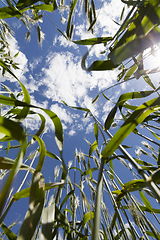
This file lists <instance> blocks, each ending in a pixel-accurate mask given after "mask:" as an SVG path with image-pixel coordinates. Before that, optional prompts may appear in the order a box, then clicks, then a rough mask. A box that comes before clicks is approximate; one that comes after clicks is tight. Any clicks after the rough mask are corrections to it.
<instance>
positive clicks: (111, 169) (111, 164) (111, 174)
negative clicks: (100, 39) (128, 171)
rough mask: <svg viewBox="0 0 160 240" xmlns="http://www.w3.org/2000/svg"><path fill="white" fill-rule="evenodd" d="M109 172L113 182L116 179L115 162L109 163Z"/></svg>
mask: <svg viewBox="0 0 160 240" xmlns="http://www.w3.org/2000/svg"><path fill="white" fill-rule="evenodd" d="M109 172H110V175H109V176H110V179H111V180H113V179H114V172H113V161H110V163H109Z"/></svg>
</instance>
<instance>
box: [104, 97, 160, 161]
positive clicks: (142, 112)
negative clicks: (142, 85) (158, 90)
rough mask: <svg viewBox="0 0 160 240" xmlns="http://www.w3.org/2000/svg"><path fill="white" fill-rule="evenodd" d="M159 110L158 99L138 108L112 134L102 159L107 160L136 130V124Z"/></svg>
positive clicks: (159, 101) (159, 99) (159, 100)
mask: <svg viewBox="0 0 160 240" xmlns="http://www.w3.org/2000/svg"><path fill="white" fill-rule="evenodd" d="M158 109H160V98H155V99H151V100H149V101H147V102H145V103H144V104H142V105H141V106H140V107H138V108H137V109H136V110H135V111H134V112H133V113H132V114H131V116H130V117H129V118H128V119H127V120H126V121H125V122H124V124H123V125H122V126H121V127H120V129H119V130H118V131H117V132H116V133H115V134H114V136H113V138H112V139H111V140H110V142H109V143H108V144H107V145H106V146H105V148H104V149H103V151H102V157H103V158H104V159H107V157H109V156H111V155H112V154H113V152H114V151H115V150H116V149H117V148H118V146H119V144H121V142H122V141H123V140H124V139H125V138H126V137H127V136H128V135H129V134H130V133H131V132H132V131H133V130H134V129H135V128H136V126H137V125H138V124H140V123H141V122H143V120H144V119H145V118H146V117H147V116H148V115H149V114H151V113H152V112H154V111H157V110H158Z"/></svg>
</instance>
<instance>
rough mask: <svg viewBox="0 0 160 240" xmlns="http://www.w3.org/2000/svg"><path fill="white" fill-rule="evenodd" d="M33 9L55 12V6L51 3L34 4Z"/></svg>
mask: <svg viewBox="0 0 160 240" xmlns="http://www.w3.org/2000/svg"><path fill="white" fill-rule="evenodd" d="M31 9H35V10H42V11H48V12H53V10H54V7H53V5H51V4H40V5H34V6H32V7H31Z"/></svg>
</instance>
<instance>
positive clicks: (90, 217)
mask: <svg viewBox="0 0 160 240" xmlns="http://www.w3.org/2000/svg"><path fill="white" fill-rule="evenodd" d="M92 218H94V213H93V212H91V213H90V212H87V213H85V214H84V216H83V219H82V221H81V223H80V225H79V227H82V229H83V227H84V226H85V224H86V223H87V222H88V221H89V220H91V219H92Z"/></svg>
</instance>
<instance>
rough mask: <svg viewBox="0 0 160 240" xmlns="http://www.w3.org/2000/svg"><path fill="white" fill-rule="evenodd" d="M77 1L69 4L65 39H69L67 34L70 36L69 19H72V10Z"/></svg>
mask: <svg viewBox="0 0 160 240" xmlns="http://www.w3.org/2000/svg"><path fill="white" fill-rule="evenodd" d="M77 1H78V0H74V1H73V2H71V6H70V13H69V16H68V23H67V31H66V33H67V37H69V34H70V26H71V19H72V14H73V11H74V8H75V6H76V4H77Z"/></svg>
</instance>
